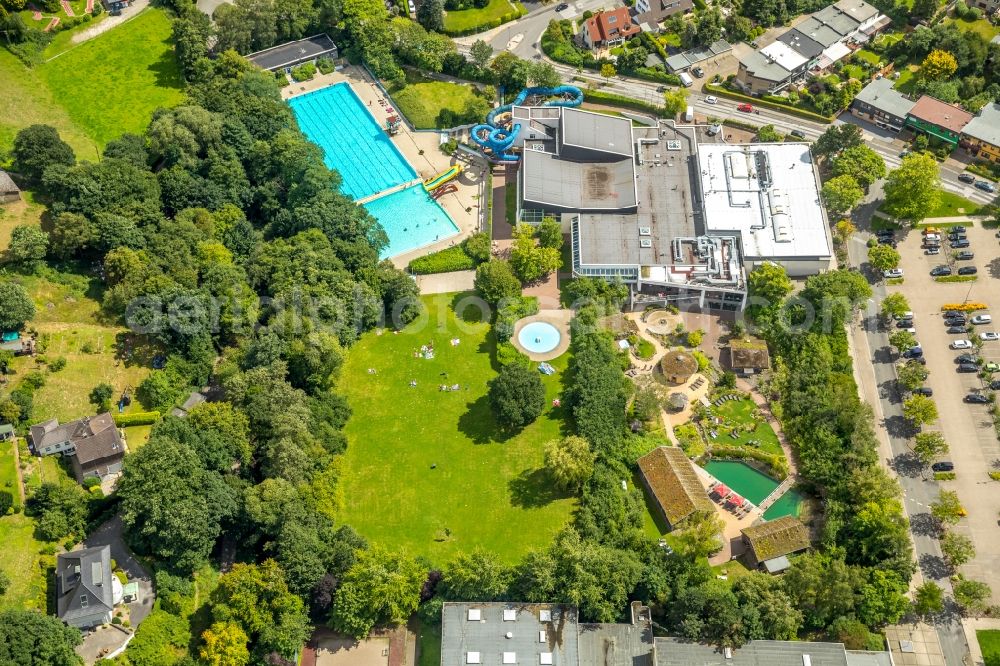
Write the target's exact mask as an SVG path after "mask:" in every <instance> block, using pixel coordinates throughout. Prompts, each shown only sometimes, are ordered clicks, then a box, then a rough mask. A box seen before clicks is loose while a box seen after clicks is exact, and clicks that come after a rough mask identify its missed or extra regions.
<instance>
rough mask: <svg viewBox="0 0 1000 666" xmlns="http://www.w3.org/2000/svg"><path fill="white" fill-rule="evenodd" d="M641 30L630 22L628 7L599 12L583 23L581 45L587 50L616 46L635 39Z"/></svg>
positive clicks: (630, 15) (630, 16)
mask: <svg viewBox="0 0 1000 666" xmlns="http://www.w3.org/2000/svg"><path fill="white" fill-rule="evenodd" d="M640 32H642V29H641V28H640V27H639V25H638V24H636V23H633V22H632V14H631V12H629V8H628V7H619V8H618V9H610V10H607V11H600V12H597V13H596V14H594V15H593V16H591V17H590V18H589V19H587V20H586V21H584V23H583V31H582V37H583V44H584V46H586V47H587V48H588V49H603V48H610V47H612V46H618V45H619V44H622V43H623V42H625V41H627V40H629V39H631V38H632V37H635V36H636V35H638V34H639V33H640Z"/></svg>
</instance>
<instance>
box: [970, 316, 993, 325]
mask: <svg viewBox="0 0 1000 666" xmlns="http://www.w3.org/2000/svg"><path fill="white" fill-rule="evenodd" d="M969 321H971V322H972V323H973V324H990V323H992V322H993V317H991V316H990V315H976V316H975V317H973V318H972V319H970V320H969Z"/></svg>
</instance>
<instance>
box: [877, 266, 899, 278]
mask: <svg viewBox="0 0 1000 666" xmlns="http://www.w3.org/2000/svg"><path fill="white" fill-rule="evenodd" d="M882 276H883V277H887V278H901V277H903V269H902V268H890V269H889V270H887V271H882Z"/></svg>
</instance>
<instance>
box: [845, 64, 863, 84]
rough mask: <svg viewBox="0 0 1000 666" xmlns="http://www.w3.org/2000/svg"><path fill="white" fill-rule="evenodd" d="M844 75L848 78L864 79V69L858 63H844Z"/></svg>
mask: <svg viewBox="0 0 1000 666" xmlns="http://www.w3.org/2000/svg"><path fill="white" fill-rule="evenodd" d="M844 76H846V77H847V78H848V79H857V80H858V81H864V80H865V70H864V69H863V68H862V67H861V66H860V65H844Z"/></svg>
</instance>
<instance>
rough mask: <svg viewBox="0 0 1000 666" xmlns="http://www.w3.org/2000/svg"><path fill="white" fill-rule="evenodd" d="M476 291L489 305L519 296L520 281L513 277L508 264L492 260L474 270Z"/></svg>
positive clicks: (512, 271)
mask: <svg viewBox="0 0 1000 666" xmlns="http://www.w3.org/2000/svg"><path fill="white" fill-rule="evenodd" d="M475 285H476V291H477V292H479V295H480V296H482V297H483V299H484V300H485V301H486V302H487V303H490V304H491V305H496V304H497V303H499V302H500V301H502V300H504V299H508V298H515V297H517V296H520V295H521V281H520V280H518V279H517V276H516V275H514V270H513V269H512V268H511V267H510V263H509V262H507V261H504V260H502V259H492V260H490V261H487V262H485V263H482V264H479V267H478V268H476V280H475Z"/></svg>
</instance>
